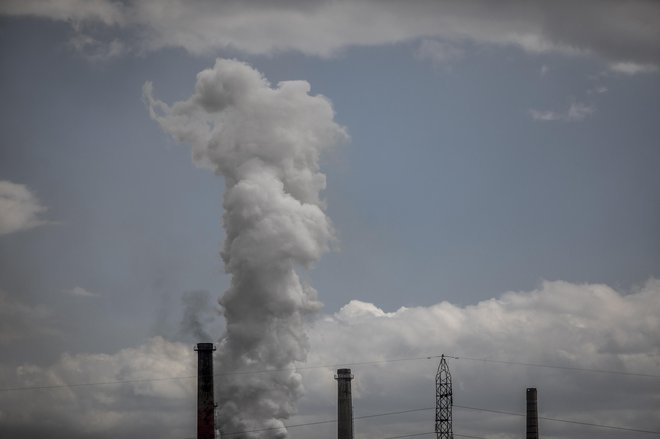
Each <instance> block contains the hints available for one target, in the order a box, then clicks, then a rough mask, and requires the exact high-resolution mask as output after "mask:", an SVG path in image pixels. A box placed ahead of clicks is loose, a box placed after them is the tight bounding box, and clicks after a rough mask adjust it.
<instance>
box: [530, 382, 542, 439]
mask: <svg viewBox="0 0 660 439" xmlns="http://www.w3.org/2000/svg"><path fill="white" fill-rule="evenodd" d="M527 439H539V414H538V408H537V402H536V388H535V387H529V388H527Z"/></svg>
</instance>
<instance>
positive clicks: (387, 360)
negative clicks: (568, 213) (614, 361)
mask: <svg viewBox="0 0 660 439" xmlns="http://www.w3.org/2000/svg"><path fill="white" fill-rule="evenodd" d="M440 357H441V355H427V356H424V357H407V358H385V359H382V360H374V361H360V362H352V363H334V364H318V365H309V366H299V367H289V368H281V369H261V370H244V371H232V372H219V373H215V374H214V376H230V375H250V374H260V373H276V372H295V371H301V370H311V369H325V368H337V367H346V366H370V365H376V364H387V363H396V362H403V361H418V360H431V359H435V358H440ZM445 357H447V358H452V359H455V360H469V361H477V362H485V363H500V364H508V365H518V366H526V367H541V368H550V369H563V370H574V371H580V372H594V373H605V374H615V375H625V376H637V377H646V378H660V375H653V374H645V373H635V372H623V371H615V370H604V369H589V368H580V367H571V366H558V365H551V364H539V363H525V362H521V361H508V360H493V359H488V358H471V357H462V356H452V355H445ZM194 378H197V375H184V376H174V377H161V378H137V379H132V380H116V381H96V382H88V383H72V384H53V385H43V386H23V387H4V388H0V392H8V391H20V390H48V389H60V388H71V387H86V386H97V385H98V386H102V385H112V384H124V383H141V382H153V381H169V380H185V379H194Z"/></svg>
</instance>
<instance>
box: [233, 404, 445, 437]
mask: <svg viewBox="0 0 660 439" xmlns="http://www.w3.org/2000/svg"><path fill="white" fill-rule="evenodd" d="M428 410H433V407H424V408H418V409H409V410H400V411H396V412H385V413H376V414H372V415H362V416H354V417H353V419H368V418H377V417H381V416H392V415H401V414H404V413H413V412H421V411H428ZM336 422H337V420H336V419H329V420H325V421H314V422H305V423H301V424H289V425H284V426H282V427H268V428H258V429H254V430H241V431H233V432H229V433H222V436H234V435H238V434H245V433H259V432H264V431H273V430H282V429H284V428H287V429H288V428H296V427H304V426H307V425H320V424H332V423H336Z"/></svg>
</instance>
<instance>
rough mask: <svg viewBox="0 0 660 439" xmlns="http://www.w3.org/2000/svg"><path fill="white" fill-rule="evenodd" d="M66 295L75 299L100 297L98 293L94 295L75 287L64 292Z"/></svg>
mask: <svg viewBox="0 0 660 439" xmlns="http://www.w3.org/2000/svg"><path fill="white" fill-rule="evenodd" d="M64 294H68V295H70V296H74V297H98V296H99V294H98V293H93V292H91V291H89V290H86V289H84V288H82V287H73V288H71V289H69V290H64Z"/></svg>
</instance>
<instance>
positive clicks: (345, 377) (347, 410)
mask: <svg viewBox="0 0 660 439" xmlns="http://www.w3.org/2000/svg"><path fill="white" fill-rule="evenodd" d="M335 379H336V380H337V398H338V400H337V438H338V439H353V397H352V396H351V380H352V379H353V375H351V369H337V375H335Z"/></svg>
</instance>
